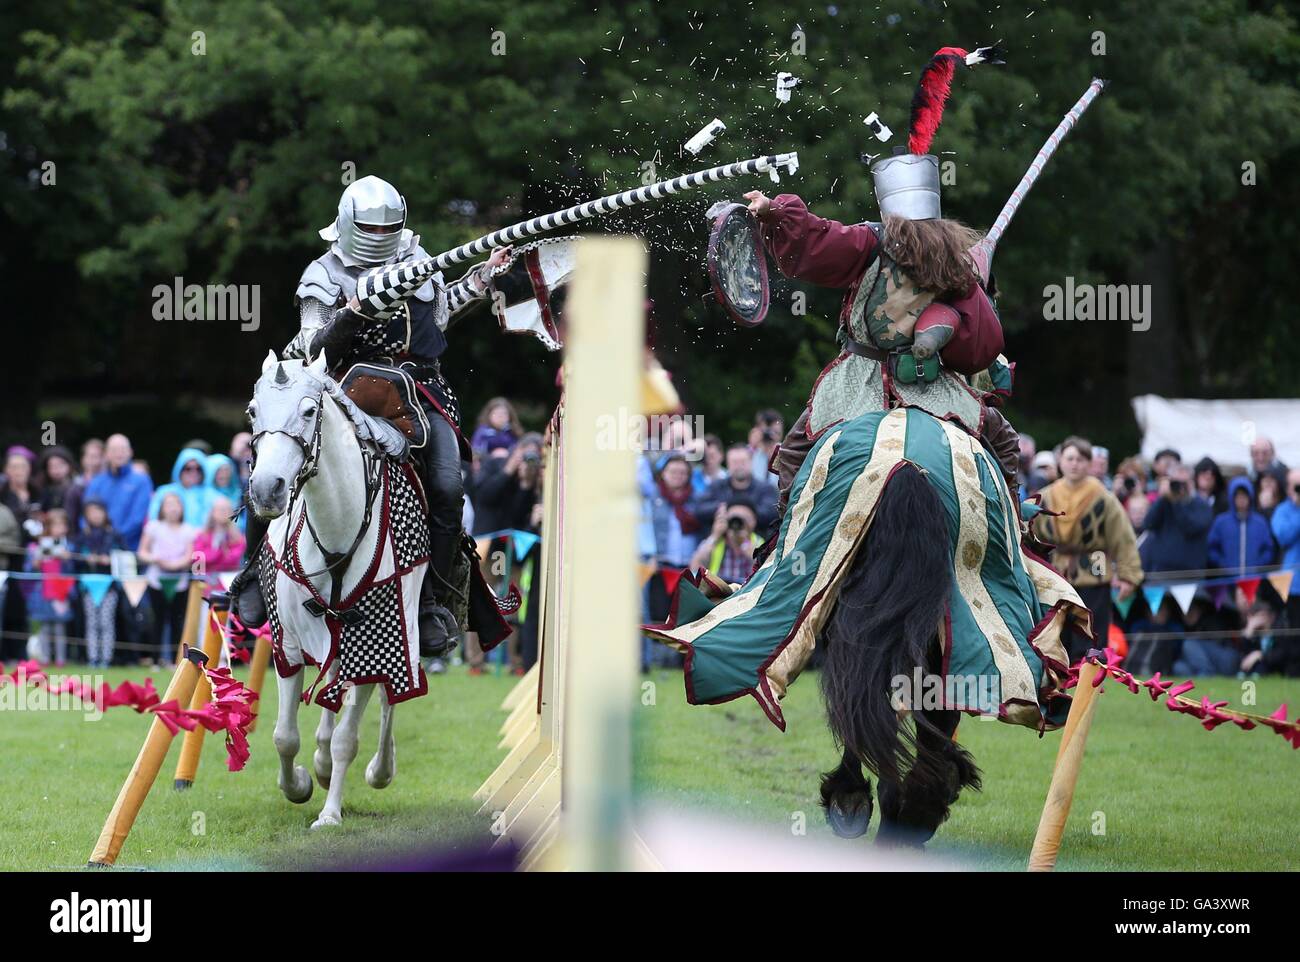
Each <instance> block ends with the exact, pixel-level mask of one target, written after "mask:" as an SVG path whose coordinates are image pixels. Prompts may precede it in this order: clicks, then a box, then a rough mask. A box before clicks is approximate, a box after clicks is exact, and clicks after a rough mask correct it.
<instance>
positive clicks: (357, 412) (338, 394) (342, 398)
mask: <svg viewBox="0 0 1300 962" xmlns="http://www.w3.org/2000/svg"><path fill="white" fill-rule="evenodd" d="M302 376H304V377H307V378H309V379H311V380H312V381H313V382H314V383H316V384H318V385H319V386H320V387H321V389H322V393H323V394H325V395H328V396H329V397H330V398H332V399H333V400H334V401H335V403H337V404H338V406H339V407H340V408H342V410H343V413H344V414H345V415H346V416H347V419H348V420H349V421H351V422H352V427H353V428H354V429H355V430H356V432H357V437H358V439H360V440H361V441H370V442H372V443H374V444H375V445H377V446H378V447H379V449H380V450H381V451H383V452H384V453H385V454H387V455H389V456H390V457H394V458H401V457H404V456H405V454H406V450H407V447H408V442H407V440H406V436H405V435H404V434H402V432H401V431H399V430H398V429H397V427H396V426H395V425H393V424H392V423H391V422H389V421H386V420H384V419H382V418H377V417H372V416H371V415H369V414H367V413H366V412H365V411H363V410H361V408H359V407H357V404H356V402H355V401H353V400H352V398H350V397H348V396H347V393H346V392H345V391H344V390H343V386H342V385H341V384H339V382H338V381H336V380H334V378H332V377H330V375H328V374H317V373H316V372H314V371H313V370H311V368H310V367H308V366H307V364H306V363H305V362H304V363H303V366H302Z"/></svg>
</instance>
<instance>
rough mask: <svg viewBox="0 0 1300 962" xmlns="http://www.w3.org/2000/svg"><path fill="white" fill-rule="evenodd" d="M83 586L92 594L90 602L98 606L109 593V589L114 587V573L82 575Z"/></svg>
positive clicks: (87, 592)
mask: <svg viewBox="0 0 1300 962" xmlns="http://www.w3.org/2000/svg"><path fill="white" fill-rule="evenodd" d="M81 587H82V589H83V590H84V591H85V592H86V594H88V595H89V596H90V602H91V604H93V605H94V606H95V607H96V608H98V607H99V603H100V602H101V601H103V600H104V596H105V595H106V594H108V589H109V588H111V587H113V576H112V575H82V576H81Z"/></svg>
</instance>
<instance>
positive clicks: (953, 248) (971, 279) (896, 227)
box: [885, 217, 984, 299]
mask: <svg viewBox="0 0 1300 962" xmlns="http://www.w3.org/2000/svg"><path fill="white" fill-rule="evenodd" d="M983 238H984V235H983V234H982V233H981V232H980V231H977V230H975V229H974V228H972V227H967V226H966V225H965V224H963V223H962V222H961V221H957V220H946V219H944V218H938V219H934V220H906V219H904V218H902V217H886V218H885V252H886V253H887V254H888V255H889V256H890V257H891V258H893V260H894V262H895V263H896V264H898V266H899V267H901V268H902V269H903V271H904V272H905V273H906V274H907V276H908V277H910V278H911V279H912V280H913V281H915V282H916V285H917V286H918V287H921V288H923V289H925V290H927V291H931V292H933V293H934V295H935V296H936V297H938V298H940V299H942V298H948V297H960V296H962V295H964V294H965V293H966V292H967V291H969V290H970V287H971V285H972V284H975V283H977V282H978V280H979V277H978V275H977V274H976V273H975V264H974V263H973V262H972V261H971V259H970V256H969V255H968V254H967V253H966V252H967V251H968V250H970V249H971V248H972V247H974V246H975V245H976V244H978V243H979V242H980V241H981V240H982V239H983Z"/></svg>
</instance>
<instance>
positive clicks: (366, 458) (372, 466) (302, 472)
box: [249, 384, 383, 580]
mask: <svg viewBox="0 0 1300 962" xmlns="http://www.w3.org/2000/svg"><path fill="white" fill-rule="evenodd" d="M325 393H326V391H325V386H324V385H323V384H322V385H321V389H320V391H319V392H318V393H317V394H316V423H315V425H314V426H313V428H312V434H311V439H310V440H309V441H304V440H303V439H302V438H300V437H299V436H298V435H296V434H291V433H290V432H288V431H284V430H281V429H280V428H274V429H269V430H264V431H258V432H257V433H255V434H254V435H253V437H252V439H251V440H250V441H249V447H251V448H252V451H253V457H252V458H251V459H250V467H249V473H250V474H251V473H252V472H253V471H255V470H256V469H257V442H258V441H260V440H261V439H262V438H263V437H265V436H266V435H268V434H282V435H284V436H285V437H286V438H288V439H289V440H291V441H292V442H293V443H294V444H296V445H297V446H298V450H300V451H301V452H302V467H300V468H299V469H298V473H297V474H296V475H294V478H293V481H292V482H291V483H290V485H289V503H288V505H286V507H285V509H284V511H285V514H286V515H288V516H289V517H292V516H293V507H294V505H295V504H296V503H297V501H298V495H299V494H301V493H302V488H303V485H305V484H306V483H307V482H308V481H310V480H311V479H312V478H314V477H316V475H317V474H318V473H319V471H320V446H321V425H322V424H323V423H324V421H325ZM357 446H358V448H359V449H360V451H361V467H362V471H363V474H364V476H365V479H366V480H365V485H366V510H365V512H364V513H363V514H362V517H361V526H360V527H359V528H358V529H357V535H356V537H355V538H353V539H352V544H351V545H350V546H349V547H348V550H347V551H345V552H343V553H342V554H340V555H338V556H337V557H335V559H334V560H333V561H330V562H327V563H326V565H325V567H323V568H321V569H319V570H318V571H309V572H302V573H301V577H302V578H303V580H306V579H308V578H315V577H316V576H317V575H323V574H326V573H329V574H331V575H332V574H333V573H334V569H336V568H338V567H339V566H340V565H343V566H345V567H346V565H347V564H348V563H350V562H351V560H352V556H353V555H355V554H356V551H357V548H358V547H359V546H360V544H361V540H362V539H363V538H364V537H365V536H366V531H367V530H369V528H370V519H371V518H372V517H373V515H374V507H375V499H376V498H377V497H378V495H379V487H380V473H381V471H382V469H383V458H382V456H381V457H374V458H372V457H371V456H370V455H369V453H368V452H367V451H366V444H365V442H364V441H362V440H361V439H360V438H358V439H357ZM303 519H304V521H305V522H306V524H305V527H306V528H307V531H308V533H309V534H310V535H311V540H312V542H313V543H315V545H316V547H317V549H318V550H319V551H320V553H321V555H322V556H323V557H325V558H327V559H328V558H329V557H331V555H332V554H333V553H332V552H330V551H327V550H326V549H325V546H324V545H322V544H321V543H320V538H319V537H317V535H316V529H315V528H313V527H312V523H311V518H310V517H309V516H308V515H307V514H306V513H304V514H303ZM290 528H291V525H287V524H286V525H285V531H284V545H283V546H282V547H281V549H280V557H282V558H284V557H287V556H288V550H289V536H290V534H291V533H292V531H291V530H290Z"/></svg>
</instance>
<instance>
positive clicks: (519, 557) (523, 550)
mask: <svg viewBox="0 0 1300 962" xmlns="http://www.w3.org/2000/svg"><path fill="white" fill-rule="evenodd" d="M541 540H542V537H541V535H537V534H533V533H532V532H531V531H516V532H515V533H514V542H515V560H516V561H523V560H524V558H526V557H528V552H530V551H532V550H533V545H535V544H537V542H539V541H541Z"/></svg>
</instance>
